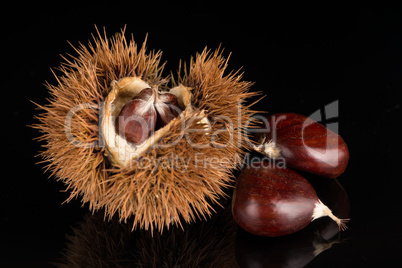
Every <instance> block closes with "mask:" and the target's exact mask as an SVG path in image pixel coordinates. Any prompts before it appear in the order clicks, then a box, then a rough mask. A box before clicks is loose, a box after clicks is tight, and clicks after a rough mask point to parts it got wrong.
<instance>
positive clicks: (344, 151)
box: [254, 113, 349, 178]
mask: <svg viewBox="0 0 402 268" xmlns="http://www.w3.org/2000/svg"><path fill="white" fill-rule="evenodd" d="M261 130H262V133H258V134H257V135H256V140H257V141H258V143H259V145H257V146H255V147H254V149H255V150H256V151H258V152H261V153H263V154H265V155H267V156H268V157H270V158H272V159H277V158H283V159H285V161H286V165H287V166H288V167H290V168H295V169H298V170H302V171H307V172H310V173H312V174H316V175H320V176H324V177H329V178H336V177H338V176H339V175H341V174H342V173H343V172H344V171H345V169H346V166H347V164H348V161H349V150H348V147H347V145H346V143H345V141H344V140H343V139H342V137H341V136H339V135H338V134H336V133H335V132H333V131H332V130H330V129H328V128H326V127H325V126H323V125H321V124H320V123H318V122H316V121H314V120H313V119H311V118H309V117H306V116H304V115H300V114H295V113H278V114H273V115H271V116H269V117H268V118H267V120H266V122H265V124H264V126H263V127H262V128H261Z"/></svg>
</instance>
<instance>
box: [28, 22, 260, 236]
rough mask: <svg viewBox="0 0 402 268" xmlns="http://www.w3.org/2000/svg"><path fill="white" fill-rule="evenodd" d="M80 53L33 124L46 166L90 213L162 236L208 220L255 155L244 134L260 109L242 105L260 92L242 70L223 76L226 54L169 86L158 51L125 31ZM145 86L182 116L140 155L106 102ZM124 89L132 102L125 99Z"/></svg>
mask: <svg viewBox="0 0 402 268" xmlns="http://www.w3.org/2000/svg"><path fill="white" fill-rule="evenodd" d="M76 52H77V54H78V55H77V56H76V57H74V58H72V59H70V60H68V59H67V60H66V62H65V63H63V64H62V65H61V67H60V68H59V69H60V71H61V74H60V75H57V76H56V78H57V82H58V84H57V85H50V84H48V85H47V87H48V89H49V91H50V94H51V98H50V100H49V103H48V104H46V105H39V107H40V108H41V109H42V110H43V112H42V113H41V114H40V115H39V116H38V117H37V118H38V120H39V123H38V124H37V125H35V127H36V128H38V129H39V130H40V132H41V136H40V140H41V141H42V142H43V147H44V150H43V152H42V153H41V155H42V157H43V162H45V163H46V169H47V170H48V171H50V172H51V175H53V176H54V177H56V178H57V179H58V180H60V181H62V182H64V183H65V184H66V186H67V190H68V191H69V192H70V193H71V195H70V197H69V199H68V201H69V200H71V199H72V198H75V197H80V198H81V199H82V202H83V203H88V205H89V209H90V210H93V211H94V210H99V209H101V208H102V209H104V211H105V214H106V216H108V217H109V218H111V217H113V215H115V214H117V215H118V217H119V219H120V220H121V221H127V219H129V218H130V219H131V220H132V221H133V226H134V228H136V227H139V228H145V229H151V230H153V229H154V228H156V229H158V230H159V231H162V230H163V228H164V227H165V226H167V227H168V226H169V225H171V224H176V225H181V221H185V222H191V221H193V220H195V219H196V218H207V217H208V216H210V215H211V213H212V212H213V209H211V203H216V202H217V201H218V200H219V199H220V198H221V197H222V196H224V195H225V194H224V189H225V188H226V187H229V186H230V185H231V184H232V182H233V179H234V178H233V176H232V171H233V169H235V168H236V167H237V165H238V164H239V160H240V159H242V156H243V154H244V151H245V150H247V149H250V148H249V147H250V145H249V143H247V139H246V134H245V128H246V127H248V126H249V125H252V124H253V122H252V120H251V119H250V117H251V115H253V114H254V112H253V111H252V110H251V109H250V107H249V106H247V105H245V101H246V99H247V98H249V97H251V96H253V95H255V93H251V92H249V91H248V90H249V87H250V86H251V83H249V82H244V81H241V78H242V76H241V75H240V74H238V73H237V72H233V73H229V74H225V69H226V68H227V61H226V60H225V59H224V58H223V57H222V55H221V50H217V51H215V52H213V53H212V52H210V51H208V50H204V51H203V52H202V53H200V54H197V55H196V57H195V58H192V59H191V61H190V63H189V64H188V67H189V68H186V65H185V64H184V65H181V67H179V72H178V73H179V74H178V76H177V77H176V78H175V79H173V78H171V79H170V86H168V85H167V83H168V81H169V77H162V70H163V67H164V64H161V61H160V59H161V52H154V51H151V52H147V51H146V47H145V42H144V44H143V45H142V46H141V47H140V48H138V47H137V44H136V43H135V42H134V40H133V39H132V38H131V40H126V38H125V36H124V30H123V31H122V32H121V33H118V34H116V35H115V36H114V37H113V38H111V39H108V38H107V37H106V34H105V36H101V35H100V34H99V36H98V37H97V38H94V42H93V43H90V44H88V45H87V46H84V45H81V46H80V47H79V48H76ZM182 69H183V70H182ZM134 81H136V82H135V83H136V86H133V84H131V85H132V88H131V89H130V86H129V85H130V83H133V82H134ZM143 86H151V87H158V88H159V89H160V90H162V91H169V92H170V93H172V94H178V95H180V96H181V97H180V98H178V99H179V105H181V106H182V107H183V108H184V111H183V112H182V113H181V114H180V116H179V117H177V118H176V119H174V120H172V121H171V122H170V123H169V124H168V125H166V126H165V127H164V128H162V129H160V130H158V131H157V132H155V134H154V135H153V136H151V137H150V138H149V139H148V140H147V141H146V142H145V144H142V145H140V146H137V147H138V148H137V147H135V146H134V147H133V148H131V147H130V146H132V145H129V144H124V141H121V140H120V141H119V142H118V143H115V141H116V139H115V138H116V137H115V136H113V135H114V134H113V132H110V129H111V128H110V122H111V121H110V120H109V119H111V118H112V117H113V116H115V113H116V112H117V111H118V109H116V111H114V110H113V109H112V108H111V107H110V106H109V105H110V104H113V101H116V100H117V99H119V101H122V103H123V102H125V101H126V100H128V99H129V98H130V96H131V95H132V94H135V93H134V92H136V90H137V89H135V88H137V87H138V88H141V87H143ZM125 89H127V90H128V91H127V92H131V93H130V94H131V95H130V94H129V95H130V96H127V98H121V97H122V96H123V95H124V94H123V95H121V94H122V92H124V90H125ZM118 95H119V97H118ZM114 104H117V103H114ZM118 105H121V104H118ZM250 120H251V121H250ZM107 124H109V127H107ZM105 125H106V126H105ZM119 146H120V147H119ZM222 160H224V161H222Z"/></svg>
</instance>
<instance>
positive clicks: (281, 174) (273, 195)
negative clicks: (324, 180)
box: [232, 161, 347, 236]
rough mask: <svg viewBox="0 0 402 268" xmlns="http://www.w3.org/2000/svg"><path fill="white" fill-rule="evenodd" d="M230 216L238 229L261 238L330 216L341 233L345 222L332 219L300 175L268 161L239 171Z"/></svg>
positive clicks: (276, 234) (302, 226)
mask: <svg viewBox="0 0 402 268" xmlns="http://www.w3.org/2000/svg"><path fill="white" fill-rule="evenodd" d="M232 212H233V217H234V219H235V220H236V222H237V223H238V224H239V225H240V227H242V228H243V229H244V230H246V231H247V232H250V233H252V234H255V235H260V236H281V235H287V234H291V233H294V232H297V231H299V230H301V229H303V228H304V227H306V226H307V225H308V224H309V223H310V222H312V221H313V220H315V219H318V218H320V217H323V216H329V217H330V218H331V219H333V220H334V221H335V222H336V223H337V224H338V226H339V229H342V230H344V229H345V228H346V225H345V222H346V221H347V220H341V219H338V218H337V217H336V216H334V215H333V214H332V212H331V210H330V209H329V208H328V207H327V206H325V205H324V204H323V203H322V202H321V201H320V200H319V199H318V197H317V194H316V193H315V191H314V189H313V186H312V185H311V184H310V183H309V182H308V181H307V180H306V179H304V178H303V177H302V176H301V175H299V174H298V173H296V172H295V171H293V170H290V169H287V168H284V167H279V166H276V165H274V164H272V163H271V162H268V161H261V162H258V163H253V165H252V166H248V167H246V168H245V169H244V170H243V171H242V173H241V174H240V176H239V178H238V180H237V183H236V188H235V191H234V193H233V200H232Z"/></svg>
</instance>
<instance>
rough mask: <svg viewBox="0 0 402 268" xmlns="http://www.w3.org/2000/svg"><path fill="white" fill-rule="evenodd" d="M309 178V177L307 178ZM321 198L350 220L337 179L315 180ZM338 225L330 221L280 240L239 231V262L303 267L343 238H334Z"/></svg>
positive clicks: (347, 205) (323, 220)
mask: <svg viewBox="0 0 402 268" xmlns="http://www.w3.org/2000/svg"><path fill="white" fill-rule="evenodd" d="M308 178H309V179H310V177H308ZM312 185H313V186H314V188H315V189H316V191H317V194H318V196H320V199H321V198H322V200H323V201H325V202H326V204H327V205H328V206H330V207H331V208H333V213H334V214H336V215H340V216H342V217H349V210H350V205H349V201H348V197H347V194H346V192H345V190H344V189H343V188H342V186H341V185H340V184H339V183H338V181H337V180H336V179H335V180H322V179H320V178H317V180H313V181H312ZM338 232H339V229H338V226H337V225H336V224H335V223H334V222H333V221H332V220H330V219H329V218H322V219H319V220H317V221H314V222H313V223H311V224H309V225H308V226H307V227H306V228H304V229H303V230H301V231H299V232H297V233H294V234H290V235H286V236H280V237H262V236H256V235H252V234H250V233H247V232H245V231H243V230H241V229H240V230H239V231H238V233H237V236H236V261H237V263H238V265H239V266H240V267H242V268H243V267H273V268H275V267H304V266H306V265H307V264H308V263H310V262H311V261H312V260H313V259H314V258H315V257H316V256H317V255H318V254H320V253H322V252H324V251H325V250H328V249H330V248H331V247H332V246H333V245H334V244H337V243H341V242H342V239H338V238H334V239H333V237H334V235H335V234H337V233H338Z"/></svg>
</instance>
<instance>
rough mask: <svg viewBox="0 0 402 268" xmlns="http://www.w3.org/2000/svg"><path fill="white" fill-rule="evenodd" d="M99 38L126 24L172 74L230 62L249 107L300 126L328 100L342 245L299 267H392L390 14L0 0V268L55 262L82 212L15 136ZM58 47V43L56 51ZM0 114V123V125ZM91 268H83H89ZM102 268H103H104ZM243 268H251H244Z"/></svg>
mask: <svg viewBox="0 0 402 268" xmlns="http://www.w3.org/2000/svg"><path fill="white" fill-rule="evenodd" d="M95 24H96V25H97V27H98V28H100V29H102V28H103V27H105V29H106V32H107V33H108V34H109V35H112V34H114V33H115V32H118V31H120V29H121V28H123V27H124V26H125V25H127V30H126V32H127V34H128V35H130V34H131V33H133V35H134V38H135V40H136V41H137V42H139V43H141V42H142V41H143V40H144V39H145V36H146V34H147V33H148V48H149V49H155V50H162V51H163V60H166V61H167V65H166V68H165V70H166V71H170V70H176V68H177V66H178V63H179V60H180V59H183V60H186V61H188V60H189V58H190V57H191V56H194V55H195V54H196V52H201V51H202V50H203V49H204V47H205V46H208V47H209V48H211V49H215V48H218V47H219V45H221V46H222V47H223V48H225V50H224V51H225V52H224V54H225V55H226V56H228V55H229V53H230V52H232V54H231V57H230V61H229V69H233V70H236V69H238V68H240V67H242V70H243V71H244V80H247V81H253V82H255V84H254V86H253V87H252V90H254V91H263V92H264V94H266V95H267V97H266V98H265V99H264V100H263V101H261V102H260V103H259V104H258V105H257V106H256V107H255V108H256V109H259V110H265V111H269V112H271V113H274V112H296V113H301V114H305V115H309V114H311V113H313V112H315V111H316V110H317V109H320V108H323V107H324V106H325V105H327V104H329V103H331V102H333V101H339V117H338V121H337V122H338V123H339V133H340V134H341V136H342V137H343V138H344V140H345V141H346V142H347V143H348V146H349V150H350V155H351V158H350V162H349V166H348V168H347V170H346V172H345V173H344V174H343V175H341V177H340V178H339V181H340V183H341V184H342V185H343V187H344V188H345V190H346V192H347V193H348V195H349V199H350V204H351V216H350V217H351V222H350V223H349V230H348V231H346V232H345V233H343V234H342V237H345V238H348V239H347V242H345V243H342V244H341V245H336V246H333V248H331V249H329V250H327V251H326V252H323V253H322V254H320V255H319V256H317V257H316V258H315V259H314V260H313V261H311V262H310V264H309V267H324V266H325V267H356V265H358V266H359V267H370V266H373V267H374V266H377V265H380V264H381V265H390V264H391V263H393V262H394V261H396V262H398V260H399V259H400V256H399V254H400V251H401V250H402V247H401V239H402V232H401V231H400V220H399V219H400V215H401V212H402V208H401V204H400V199H399V197H400V187H399V186H400V180H401V173H400V171H399V170H400V160H401V157H400V150H401V142H400V134H401V133H400V127H399V126H400V123H401V119H402V118H401V107H400V106H401V97H402V95H401V87H402V79H401V78H402V76H401V74H402V53H401V51H402V5H401V3H392V4H387V3H384V2H382V4H381V5H379V4H367V3H365V4H357V3H355V4H350V3H348V4H341V3H338V2H332V3H331V4H325V5H323V4H322V3H321V4H317V3H315V4H306V3H304V1H303V3H299V4H294V3H286V4H281V5H272V4H269V3H268V4H265V3H264V5H253V4H251V2H249V1H246V2H244V3H240V2H239V3H237V2H236V3H235V2H233V3H232V5H230V6H228V5H219V4H218V3H217V2H212V3H204V2H200V3H198V4H191V5H188V4H184V5H180V4H175V3H171V2H170V1H165V2H164V3H163V4H159V3H150V4H138V3H136V2H135V1H133V2H132V3H131V4H122V3H118V2H114V1H108V2H104V1H103V2H102V1H99V2H97V3H93V4H91V5H87V4H83V2H77V3H74V2H71V1H69V2H65V3H63V2H57V1H56V2H47V3H46V4H36V3H35V4H34V3H31V4H28V5H26V4H20V3H12V4H10V5H9V6H7V7H6V10H4V11H3V17H2V26H3V27H2V28H3V29H2V47H3V49H2V63H3V71H2V83H1V84H2V90H1V92H2V104H3V108H2V109H1V111H2V112H3V116H2V122H3V124H2V131H1V132H2V133H1V137H2V148H3V155H4V157H3V159H5V160H3V162H2V167H3V175H2V179H1V184H0V193H1V196H0V198H1V199H0V208H1V209H0V210H1V213H0V223H1V229H0V230H1V231H0V232H1V238H0V244H1V246H2V249H1V251H0V266H1V264H3V263H4V264H5V267H20V266H21V267H46V266H47V265H49V263H50V262H53V261H54V260H55V259H57V258H59V257H60V256H61V254H60V252H61V251H62V250H63V248H65V247H66V241H67V239H66V235H67V234H71V233H72V229H71V228H72V227H75V226H77V225H78V224H79V222H80V221H82V219H83V216H84V215H86V214H88V207H87V205H83V206H82V205H81V203H80V200H73V201H71V202H70V203H68V204H62V202H63V201H64V200H65V199H66V198H67V197H68V195H69V194H68V193H66V192H63V190H64V185H63V184H62V183H59V182H56V180H55V179H54V178H50V179H48V175H49V174H43V165H38V164H35V163H36V162H37V161H39V160H40V159H38V158H37V157H36V158H35V155H36V154H37V152H38V151H39V150H40V144H39V143H38V142H36V141H33V140H32V139H33V138H34V137H37V136H38V133H37V131H36V130H34V129H31V128H29V127H28V125H31V124H33V123H35V120H33V116H34V115H35V114H37V113H38V111H37V110H35V105H34V104H33V103H31V102H30V101H31V100H32V101H34V102H36V103H39V104H45V103H46V98H48V97H49V94H48V93H47V90H46V88H45V86H44V85H43V84H44V82H45V81H48V82H49V83H51V84H56V80H55V78H54V77H53V75H52V72H51V70H50V68H54V67H57V66H58V65H59V63H60V61H62V58H61V57H60V54H61V55H66V54H67V53H69V54H72V55H75V52H74V49H73V48H72V47H71V46H70V45H69V43H68V42H70V43H71V44H72V45H74V46H78V45H79V42H82V43H87V41H88V40H91V39H92V37H91V34H94V33H96V30H95V26H94V25H95ZM67 41H68V42H67ZM4 113H5V114H4ZM2 267H4V266H2ZM95 267H96V266H95ZM111 267H113V266H112V265H111ZM250 267H253V266H250Z"/></svg>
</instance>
